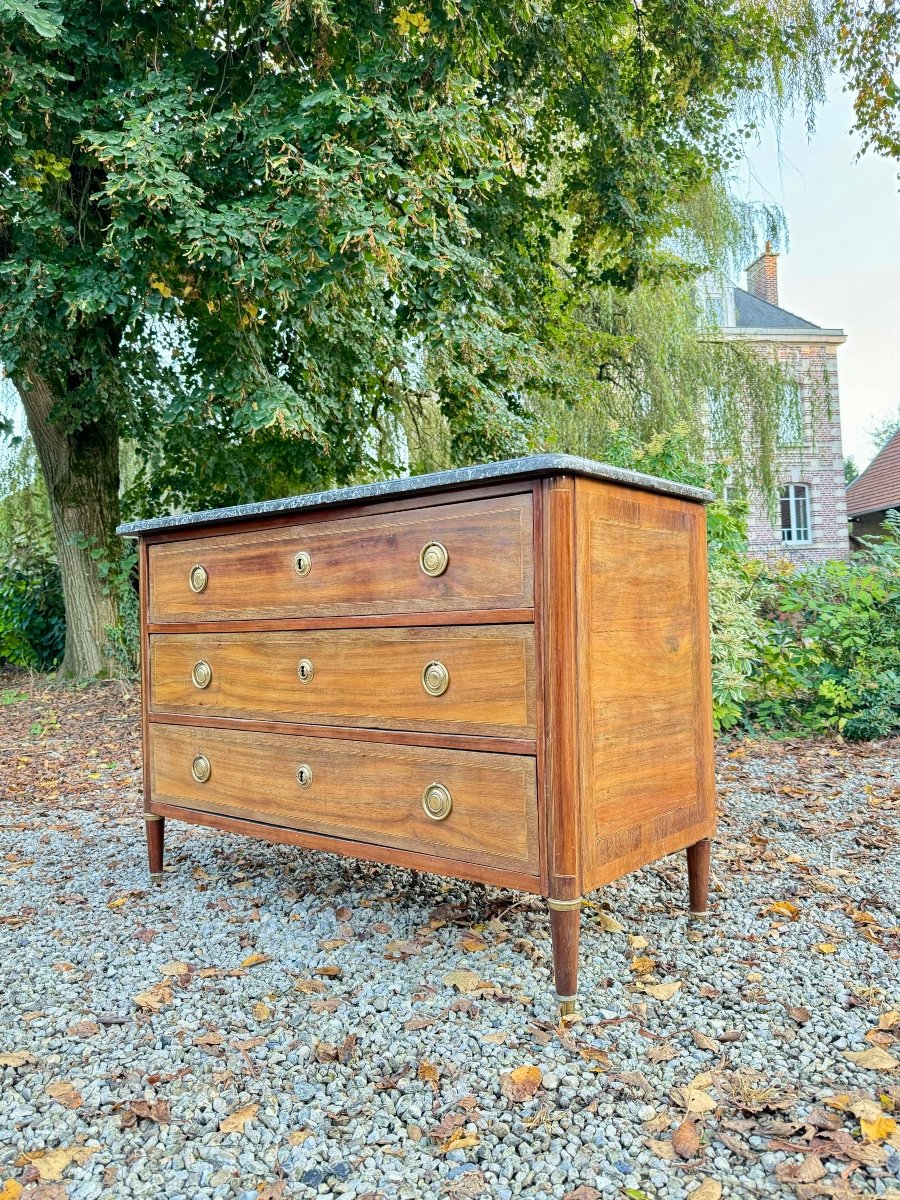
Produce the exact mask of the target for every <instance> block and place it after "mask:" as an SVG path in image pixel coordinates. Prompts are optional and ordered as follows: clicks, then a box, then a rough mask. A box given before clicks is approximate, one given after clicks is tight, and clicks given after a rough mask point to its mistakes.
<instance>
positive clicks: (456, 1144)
mask: <svg viewBox="0 0 900 1200" xmlns="http://www.w3.org/2000/svg"><path fill="white" fill-rule="evenodd" d="M478 1142H479V1138H478V1134H477V1133H463V1131H462V1130H461V1129H454V1131H453V1133H452V1134H451V1135H450V1137H449V1138H448V1139H447V1141H446V1142H444V1144H443V1146H441V1147H439V1149H438V1154H449V1153H450V1151H451V1150H468V1149H469V1148H470V1147H471V1146H477V1145H478Z"/></svg>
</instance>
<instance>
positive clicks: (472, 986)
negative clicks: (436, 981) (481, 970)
mask: <svg viewBox="0 0 900 1200" xmlns="http://www.w3.org/2000/svg"><path fill="white" fill-rule="evenodd" d="M444 983H445V984H446V985H447V987H454V988H456V990H457V991H458V992H463V993H466V994H469V993H472V992H480V991H484V990H485V989H487V990H489V991H493V990H494V985H493V984H492V983H490V982H489V981H488V980H487V979H482V978H481V976H480V975H479V974H477V972H475V971H467V970H465V969H464V968H463V969H461V970H458V971H449V972H448V973H447V974H446V975H445V976H444Z"/></svg>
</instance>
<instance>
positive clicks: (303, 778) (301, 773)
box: [297, 763, 312, 788]
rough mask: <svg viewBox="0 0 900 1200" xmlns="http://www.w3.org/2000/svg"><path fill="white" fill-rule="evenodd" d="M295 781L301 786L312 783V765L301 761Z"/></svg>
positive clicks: (307, 785)
mask: <svg viewBox="0 0 900 1200" xmlns="http://www.w3.org/2000/svg"><path fill="white" fill-rule="evenodd" d="M297 782H298V783H299V784H300V786H301V787H302V788H308V787H309V786H310V785H311V784H312V767H311V766H310V765H309V764H308V763H301V764H300V766H299V767H298V768H297Z"/></svg>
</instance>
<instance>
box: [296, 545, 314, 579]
mask: <svg viewBox="0 0 900 1200" xmlns="http://www.w3.org/2000/svg"><path fill="white" fill-rule="evenodd" d="M311 569H312V559H311V558H310V556H309V555H308V554H307V553H306V551H305V550H298V551H297V553H296V554H295V555H294V570H295V571H296V572H297V574H298V575H299V576H300V578H301V579H305V578H306V576H307V575H308V574H309V572H310V570H311Z"/></svg>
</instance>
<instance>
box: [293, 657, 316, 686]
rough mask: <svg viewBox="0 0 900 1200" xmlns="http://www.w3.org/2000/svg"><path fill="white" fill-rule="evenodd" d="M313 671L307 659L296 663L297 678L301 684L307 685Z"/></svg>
mask: <svg viewBox="0 0 900 1200" xmlns="http://www.w3.org/2000/svg"><path fill="white" fill-rule="evenodd" d="M314 674H315V671H314V669H313V665H312V663H311V662H310V660H309V659H308V658H301V659H300V661H299V662H298V663H297V678H298V679H299V680H300V682H301V683H309V681H310V680H311V679H312V677H313V675H314Z"/></svg>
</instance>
